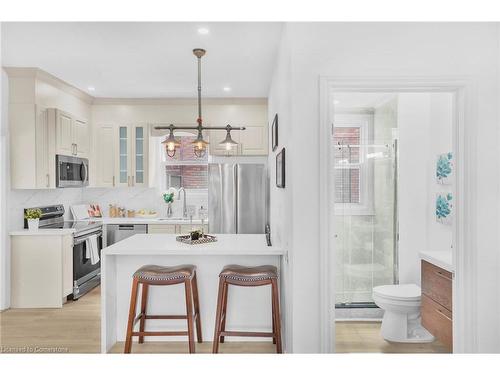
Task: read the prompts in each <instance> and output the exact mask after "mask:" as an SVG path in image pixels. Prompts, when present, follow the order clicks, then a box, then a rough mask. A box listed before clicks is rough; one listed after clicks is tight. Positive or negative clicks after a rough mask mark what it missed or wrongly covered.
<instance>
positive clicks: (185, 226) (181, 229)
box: [179, 224, 208, 234]
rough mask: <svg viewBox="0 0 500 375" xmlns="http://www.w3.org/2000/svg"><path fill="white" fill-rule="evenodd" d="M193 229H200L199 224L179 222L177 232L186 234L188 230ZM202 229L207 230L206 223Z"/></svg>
mask: <svg viewBox="0 0 500 375" xmlns="http://www.w3.org/2000/svg"><path fill="white" fill-rule="evenodd" d="M193 230H201V224H193V225H191V224H181V225H179V233H180V234H188V233H189V232H191V231H193ZM203 231H204V232H205V233H207V232H208V225H205V226H204V227H203Z"/></svg>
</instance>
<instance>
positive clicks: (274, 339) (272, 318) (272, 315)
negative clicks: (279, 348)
mask: <svg viewBox="0 0 500 375" xmlns="http://www.w3.org/2000/svg"><path fill="white" fill-rule="evenodd" d="M271 300H272V303H271V304H272V308H273V311H272V313H271V320H272V321H273V344H276V322H275V321H274V315H275V310H276V308H275V306H274V298H273V296H272V287H271Z"/></svg>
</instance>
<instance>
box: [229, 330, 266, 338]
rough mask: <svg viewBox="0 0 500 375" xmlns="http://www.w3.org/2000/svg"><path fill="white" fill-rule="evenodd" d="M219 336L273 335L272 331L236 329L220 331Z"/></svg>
mask: <svg viewBox="0 0 500 375" xmlns="http://www.w3.org/2000/svg"><path fill="white" fill-rule="evenodd" d="M220 335H221V336H243V337H274V333H272V332H238V331H222V332H221V333H220Z"/></svg>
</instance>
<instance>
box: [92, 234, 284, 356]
mask: <svg viewBox="0 0 500 375" xmlns="http://www.w3.org/2000/svg"><path fill="white" fill-rule="evenodd" d="M284 255H285V251H284V250H283V249H281V248H277V247H273V246H267V244H266V238H265V235H263V234H219V235H217V242H213V243H207V244H201V245H187V244H183V243H180V242H178V241H176V235H175V234H137V235H135V236H132V237H130V238H127V239H125V240H123V241H120V242H117V243H115V244H114V245H112V246H109V247H106V248H105V249H103V251H102V265H101V267H102V269H101V271H102V291H101V304H102V305H101V309H102V311H101V317H102V320H101V351H102V352H103V353H107V352H109V350H110V349H111V348H112V347H113V345H114V344H115V343H116V342H119V341H125V333H126V328H127V317H128V308H129V303H130V292H131V287H132V275H133V273H134V271H135V270H137V269H138V268H139V267H141V266H143V265H146V264H157V265H162V266H174V265H181V264H194V265H195V266H196V267H197V278H198V289H199V298H200V315H201V322H202V332H203V340H204V341H212V339H213V334H214V322H215V310H216V303H217V288H218V282H219V279H218V275H219V272H220V271H221V270H222V268H223V267H224V266H225V265H227V264H241V265H245V266H255V265H263V264H270V265H275V266H277V267H278V269H279V266H280V263H281V258H282V256H284ZM229 294H230V297H229V300H228V307H227V309H228V318H227V326H228V328H229V327H230V328H231V330H241V331H268V332H271V290H270V287H269V286H262V287H258V288H242V287H230V289H229ZM184 298H185V297H184V286H183V285H182V284H179V285H173V286H167V287H162V286H153V287H151V288H150V291H149V302H148V311H150V312H151V314H155V315H167V314H168V315H172V314H185V309H186V307H185V300H184ZM282 304H283V298H282ZM282 311H284V309H283V308H282ZM146 324H147V326H146V327H147V330H148V331H150V330H151V331H154V330H173V331H178V330H183V329H185V327H186V321H184V320H156V319H154V320H148V321H147V323H146ZM238 339H240V340H241V339H243V340H248V338H234V340H238ZM145 340H146V341H160V340H173V341H184V340H187V337H185V336H181V337H146V338H145ZM261 340H270V339H267V338H263V339H261ZM134 345H139V344H137V343H136V342H134Z"/></svg>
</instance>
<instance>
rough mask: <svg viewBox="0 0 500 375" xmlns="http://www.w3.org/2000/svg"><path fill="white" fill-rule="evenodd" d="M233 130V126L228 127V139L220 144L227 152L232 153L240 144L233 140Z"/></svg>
mask: <svg viewBox="0 0 500 375" xmlns="http://www.w3.org/2000/svg"><path fill="white" fill-rule="evenodd" d="M231 129H232V128H231V125H227V126H226V131H227V134H226V139H224V140H223V141H222V142H220V143H219V144H220V145H221V146H224V148H225V149H226V151H231V149H232V148H233V147H235V146H238V142H235V141H233V138H231Z"/></svg>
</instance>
